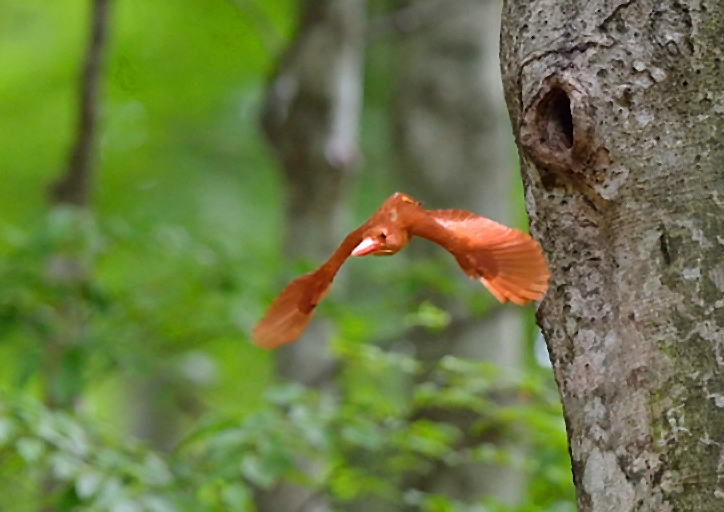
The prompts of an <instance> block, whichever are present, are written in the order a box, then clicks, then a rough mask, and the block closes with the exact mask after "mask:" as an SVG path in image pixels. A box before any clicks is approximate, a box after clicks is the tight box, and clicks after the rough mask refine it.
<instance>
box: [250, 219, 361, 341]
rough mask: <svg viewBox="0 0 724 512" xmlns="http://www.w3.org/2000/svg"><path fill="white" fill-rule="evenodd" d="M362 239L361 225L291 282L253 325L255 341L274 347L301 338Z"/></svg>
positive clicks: (253, 338)
mask: <svg viewBox="0 0 724 512" xmlns="http://www.w3.org/2000/svg"><path fill="white" fill-rule="evenodd" d="M361 241H362V236H361V228H358V229H356V230H355V231H353V232H352V233H350V234H349V235H347V238H345V239H344V241H343V242H342V244H341V245H340V246H339V248H338V249H337V250H336V251H335V252H334V254H333V255H332V257H331V258H329V260H327V262H326V263H325V264H324V265H322V266H321V267H319V268H318V269H317V270H315V271H313V272H309V273H308V274H304V275H303V276H301V277H298V278H296V279H295V280H294V281H292V282H291V283H289V284H288V285H287V287H286V288H284V290H282V292H281V293H280V294H279V296H278V297H277V298H276V299H274V302H272V304H271V306H269V309H268V310H267V312H266V314H265V315H264V318H262V319H261V320H260V321H259V323H258V324H256V326H255V327H254V330H253V331H252V334H251V337H252V341H253V342H254V344H255V345H256V346H258V347H262V348H266V349H273V348H276V347H278V346H280V345H286V344H287V343H291V342H293V341H295V340H296V339H297V338H299V336H301V334H302V332H304V329H306V327H307V324H309V321H310V320H311V319H312V315H313V314H314V310H315V308H316V307H317V304H319V303H320V302H321V301H322V299H324V297H326V295H327V293H328V292H329V289H330V287H331V286H332V281H333V280H334V277H335V276H336V275H337V272H338V271H339V268H340V267H341V266H342V264H343V263H344V262H345V261H346V260H347V258H348V257H349V255H350V254H351V253H352V250H353V249H354V248H355V247H356V246H357V245H358V244H359V243H360V242H361Z"/></svg>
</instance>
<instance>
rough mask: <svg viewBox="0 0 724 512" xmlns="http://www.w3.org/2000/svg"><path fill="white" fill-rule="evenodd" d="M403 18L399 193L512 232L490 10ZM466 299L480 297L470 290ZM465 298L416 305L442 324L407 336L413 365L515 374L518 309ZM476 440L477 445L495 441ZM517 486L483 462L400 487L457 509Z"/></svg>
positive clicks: (461, 422) (508, 157)
mask: <svg viewBox="0 0 724 512" xmlns="http://www.w3.org/2000/svg"><path fill="white" fill-rule="evenodd" d="M433 6H435V7H436V8H435V9H433ZM408 12H409V13H410V14H409V15H408V18H410V17H415V16H416V19H417V20H418V21H417V22H415V23H411V25H412V26H413V27H415V28H414V30H413V31H412V32H411V33H410V34H408V35H407V37H406V38H405V40H404V42H403V43H402V48H401V51H400V52H399V56H398V59H399V60H398V63H397V69H398V70H399V74H400V75H399V79H398V85H397V88H396V93H395V98H394V111H393V116H394V124H395V146H394V148H395V151H396V157H397V160H398V162H399V165H398V167H397V168H398V169H399V177H398V179H399V184H400V185H399V188H400V190H402V191H404V192H406V193H409V194H411V195H412V196H413V197H415V198H417V199H418V200H422V201H423V202H424V203H425V205H426V207H427V208H460V209H467V210H471V211H474V212H476V213H479V214H481V215H484V216H486V217H489V218H492V219H494V220H497V221H499V222H502V223H504V224H508V225H512V224H515V218H514V217H513V213H512V212H513V211H514V208H513V205H512V204H511V200H512V198H513V190H514V184H515V181H514V180H515V176H514V174H513V173H512V172H511V164H512V162H513V141H512V138H511V137H510V132H509V130H508V128H507V124H506V122H505V103H504V99H503V91H502V86H501V81H500V70H499V65H498V38H497V35H498V27H499V19H500V18H499V13H500V3H499V2H498V1H497V0H463V1H460V2H435V3H431V2H430V1H429V0H415V1H413V2H411V3H410V4H409V7H408ZM411 248H412V249H413V254H414V255H415V256H416V257H422V258H425V257H428V258H429V257H431V256H433V255H439V254H440V253H439V252H438V251H436V250H435V249H437V248H435V247H432V246H431V245H430V244H425V243H421V244H419V245H417V244H413V245H411ZM446 261H447V263H448V269H449V272H450V274H451V275H455V276H458V277H459V284H460V286H459V289H460V290H465V289H466V288H469V287H471V283H470V282H469V280H468V279H467V278H466V277H465V276H464V275H463V274H462V273H461V272H459V269H458V268H457V266H456V264H455V262H454V261H453V260H452V259H450V258H448V259H447V260H446ZM474 292H475V293H476V294H487V292H486V291H485V290H483V289H482V288H479V287H478V288H476V289H475V290H474ZM467 297H469V295H468V294H465V293H456V294H455V296H450V297H440V296H437V297H435V296H429V295H428V296H427V297H425V298H428V299H431V300H432V301H433V302H434V303H435V304H436V305H437V306H438V307H440V308H442V309H443V310H445V311H448V312H449V313H450V314H451V318H452V321H451V323H450V325H449V326H448V328H446V329H445V330H444V331H442V332H430V331H426V330H423V329H416V330H415V332H414V334H413V335H411V336H410V339H412V340H413V341H414V346H415V350H416V355H417V357H418V358H420V359H421V360H423V361H426V362H434V361H437V360H439V359H440V358H441V357H443V356H445V355H448V354H450V355H455V356H458V357H466V358H471V359H486V360H489V361H492V362H494V363H495V364H497V365H500V366H503V367H505V368H510V369H517V370H521V369H522V364H523V358H522V354H523V352H522V351H523V346H524V345H523V343H524V338H525V329H524V310H522V309H520V308H517V307H510V306H500V305H498V304H497V302H495V301H494V300H493V299H492V297H490V299H491V301H490V302H489V303H488V304H490V306H489V307H488V308H487V309H486V312H485V313H484V314H483V315H481V314H480V313H479V312H478V313H477V314H476V313H475V312H473V311H471V307H470V304H469V301H467V300H465V299H466V298H467ZM421 298H422V297H421ZM421 378H423V379H425V378H426V376H424V375H423V376H422V377H421ZM420 414H421V417H427V416H428V414H429V415H432V416H434V419H435V420H437V421H449V422H450V423H452V424H456V425H458V426H459V427H460V428H461V429H463V430H467V429H469V427H470V426H471V424H472V422H473V421H476V419H477V418H474V417H471V416H469V415H468V416H466V417H464V418H463V417H460V415H459V414H456V413H455V412H454V411H435V412H429V413H428V412H425V411H423V412H421V413H420ZM486 435H487V436H488V438H487V439H486V440H487V441H490V442H492V441H496V442H504V441H502V439H497V440H495V439H492V438H490V437H489V436H490V435H489V434H486ZM480 441H481V439H465V440H463V441H462V443H463V444H476V443H478V442H480ZM523 485H524V481H523V476H522V473H520V472H519V471H516V470H515V469H511V468H509V467H505V468H503V467H498V466H495V467H491V466H486V465H483V464H465V465H459V466H456V467H449V466H447V465H444V464H439V465H438V466H437V467H436V469H435V470H434V471H433V472H431V473H429V474H427V475H425V477H424V478H411V479H409V481H407V482H405V487H406V488H410V489H416V490H420V491H423V492H429V493H441V494H447V495H449V496H451V497H453V498H454V499H457V500H460V501H463V502H467V503H473V502H475V501H476V500H477V499H479V498H480V497H481V495H484V494H485V495H491V496H494V497H495V498H498V499H500V500H502V501H504V502H507V503H509V504H514V503H515V502H517V501H518V500H519V499H520V498H521V496H522V491H523V490H522V487H523Z"/></svg>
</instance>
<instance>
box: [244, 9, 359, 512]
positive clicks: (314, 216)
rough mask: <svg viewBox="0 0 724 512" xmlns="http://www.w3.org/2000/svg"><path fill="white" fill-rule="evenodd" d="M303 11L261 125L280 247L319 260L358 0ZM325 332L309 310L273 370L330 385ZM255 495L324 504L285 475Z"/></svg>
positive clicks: (290, 503) (348, 105)
mask: <svg viewBox="0 0 724 512" xmlns="http://www.w3.org/2000/svg"><path fill="white" fill-rule="evenodd" d="M300 13H301V20H300V25H299V29H298V33H297V35H296V37H295V39H294V42H293V45H292V47H291V48H290V49H289V51H288V52H287V54H286V55H285V56H284V57H283V59H282V60H281V64H280V66H279V68H278V69H277V71H276V73H275V75H274V77H273V80H272V82H271V85H270V88H269V91H268V94H267V97H266V101H265V105H264V110H263V113H262V127H263V129H264V131H265V133H266V136H267V138H268V139H269V141H270V142H271V144H272V145H273V146H274V148H275V149H276V151H277V154H278V156H279V158H280V159H281V161H282V163H283V170H284V173H285V177H286V179H287V183H288V196H287V201H286V237H285V241H286V248H285V253H286V256H287V257H288V258H289V259H300V258H307V259H309V260H310V261H312V262H314V263H315V264H317V263H319V262H320V261H324V260H326V259H327V258H328V257H329V255H330V254H331V253H332V252H333V251H334V250H335V249H336V247H337V245H338V244H339V242H340V240H342V238H343V235H344V231H343V230H344V227H345V225H344V224H345V223H344V220H345V218H346V204H347V200H346V199H347V196H346V191H347V188H348V184H349V181H350V180H349V178H350V175H351V174H352V171H353V170H354V167H355V164H356V163H357V160H358V149H357V135H358V130H359V118H360V113H361V104H362V81H363V72H362V70H363V55H364V30H365V25H364V23H365V1H364V0H303V1H301V2H300ZM328 337H329V325H328V323H327V322H325V321H324V320H323V319H321V318H319V317H317V318H315V319H314V320H312V323H311V324H310V325H309V327H308V328H307V330H306V331H305V333H304V335H302V337H301V339H300V340H299V341H297V342H295V343H293V344H291V345H287V346H285V347H282V348H280V349H279V350H277V351H276V357H277V359H276V366H277V375H278V376H279V377H281V378H283V379H286V380H292V381H296V382H301V383H303V384H305V385H308V386H312V387H316V388H318V389H322V390H324V391H327V392H330V391H332V390H333V387H334V384H333V377H334V373H335V370H336V368H335V364H334V362H333V361H332V359H331V356H330V353H329V350H328V348H327V341H328ZM310 470H313V468H310ZM256 501H257V506H258V508H259V510H261V511H264V510H268V511H279V510H288V511H296V512H305V511H319V510H327V509H328V508H329V506H328V504H326V503H325V501H324V500H323V499H322V498H321V497H318V496H316V495H313V494H311V493H310V492H309V491H307V490H303V489H301V488H298V487H296V486H292V485H290V484H281V485H279V486H277V487H276V488H275V489H273V490H272V491H270V492H259V493H258V494H257V500H256Z"/></svg>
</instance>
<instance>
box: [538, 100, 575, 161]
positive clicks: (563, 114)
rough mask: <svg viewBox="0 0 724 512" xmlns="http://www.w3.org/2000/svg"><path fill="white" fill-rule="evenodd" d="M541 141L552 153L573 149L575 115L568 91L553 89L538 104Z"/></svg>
mask: <svg viewBox="0 0 724 512" xmlns="http://www.w3.org/2000/svg"><path fill="white" fill-rule="evenodd" d="M538 120H539V125H538V126H539V127H540V137H541V139H540V141H541V143H542V144H544V145H546V146H548V148H549V149H551V150H552V151H565V150H567V149H571V148H572V147H573V115H572V114H571V100H570V98H568V94H566V91H564V90H563V89H559V88H553V89H551V90H550V91H549V92H548V94H546V95H545V97H544V98H543V99H541V101H540V103H539V104H538Z"/></svg>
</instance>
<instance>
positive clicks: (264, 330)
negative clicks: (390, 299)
mask: <svg viewBox="0 0 724 512" xmlns="http://www.w3.org/2000/svg"><path fill="white" fill-rule="evenodd" d="M413 236H418V237H421V238H426V239H428V240H430V241H432V242H435V243H436V244H438V245H440V246H442V247H443V248H445V249H446V250H447V251H449V252H450V253H451V254H452V255H453V256H454V257H455V259H456V261H457V262H458V264H459V265H460V267H461V268H462V269H463V271H464V272H465V273H466V274H467V275H468V276H469V277H470V278H471V279H479V280H480V281H481V282H482V283H483V284H484V285H485V287H486V288H488V290H490V292H491V293H492V294H493V295H494V296H495V298H497V299H498V300H499V301H501V302H508V301H512V302H514V303H516V304H520V305H523V304H526V303H528V302H530V301H531V300H537V299H540V298H541V297H542V296H543V294H544V293H545V291H546V289H547V288H548V277H549V274H548V265H547V264H546V261H545V258H544V257H543V253H542V251H541V249H540V247H539V246H538V244H537V242H536V241H535V240H533V239H532V238H531V237H530V236H529V235H527V234H525V233H523V232H521V231H518V230H516V229H512V228H508V227H505V226H503V225H501V224H498V223H497V222H494V221H492V220H490V219H486V218H484V217H480V216H479V215H476V214H474V213H472V212H468V211H465V210H425V209H424V208H423V207H422V206H421V204H420V203H418V202H417V201H415V200H414V199H412V198H411V197H410V196H408V195H406V194H401V193H399V192H398V193H396V194H393V195H392V196H390V197H389V198H388V199H387V200H386V201H385V202H384V203H383V204H382V206H380V208H379V209H378V210H377V211H376V212H375V213H373V214H372V216H371V217H370V218H369V219H368V220H367V222H365V223H364V224H362V225H361V226H360V227H359V228H357V229H355V230H354V231H352V232H351V233H350V234H349V235H347V237H346V238H345V239H344V241H343V242H342V244H341V245H340V246H339V248H338V249H337V250H336V251H335V252H334V254H333V255H332V256H331V257H330V258H329V260H327V261H326V262H325V263H324V264H323V265H322V266H321V267H319V268H318V269H317V270H314V271H313V272H310V273H308V274H305V275H303V276H301V277H299V278H297V279H295V280H294V281H292V282H291V283H290V284H289V285H287V287H286V288H285V289H284V290H283V291H282V293H281V294H280V295H279V296H278V297H277V298H276V299H275V300H274V302H273V303H272V304H271V306H269V309H268V311H267V313H266V315H265V316H264V318H262V320H261V321H260V322H259V323H258V324H257V325H256V327H255V328H254V331H253V333H252V339H253V341H254V343H255V344H256V345H258V346H260V347H263V348H267V349H272V348H275V347H278V346H280V345H284V344H286V343H291V342H293V341H294V340H296V339H297V338H298V337H299V336H300V335H301V334H302V332H303V331H304V329H305V328H306V326H307V324H308V323H309V320H310V319H311V317H312V314H313V313H314V309H315V308H316V306H317V304H319V302H320V301H321V300H322V299H323V298H324V297H325V296H326V295H327V292H328V291H329V288H330V286H331V285H332V280H333V279H334V276H335V275H336V274H337V272H338V271H339V269H340V267H341V266H342V264H343V263H344V262H345V261H346V260H347V258H348V257H349V256H367V255H375V256H390V255H393V254H396V253H398V252H399V251H400V250H402V249H403V248H404V247H405V246H406V245H407V244H408V243H409V242H410V239H411V238H412V237H413Z"/></svg>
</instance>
